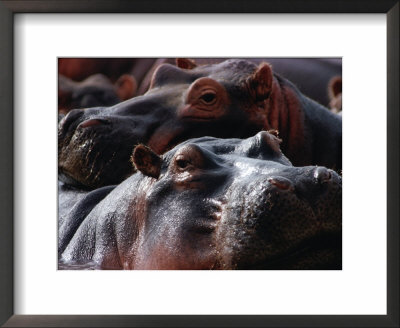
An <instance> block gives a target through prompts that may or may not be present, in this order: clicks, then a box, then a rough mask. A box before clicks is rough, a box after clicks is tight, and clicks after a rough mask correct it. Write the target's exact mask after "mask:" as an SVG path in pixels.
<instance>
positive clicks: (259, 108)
mask: <svg viewBox="0 0 400 328" xmlns="http://www.w3.org/2000/svg"><path fill="white" fill-rule="evenodd" d="M262 130H276V131H278V133H279V136H280V138H281V139H282V140H283V142H282V145H281V148H282V151H283V152H284V154H285V155H286V156H287V157H288V158H289V159H290V160H291V162H292V163H293V164H294V165H295V166H304V165H321V166H326V167H328V168H332V169H336V170H340V169H341V167H342V121H341V117H339V116H338V115H335V114H333V113H331V112H330V111H329V110H328V109H327V108H325V107H323V106H321V105H320V104H318V103H316V102H314V101H313V100H311V99H309V98H308V97H306V96H304V95H303V94H301V93H300V92H299V91H298V89H297V88H296V87H295V86H294V85H293V84H292V83H290V82H289V81H288V80H286V79H284V78H282V77H280V76H279V75H277V74H274V73H273V71H272V69H271V66H270V65H269V64H268V63H261V64H260V65H258V66H257V65H256V64H254V63H252V62H250V61H247V60H235V59H231V60H227V61H224V62H222V63H218V64H212V65H204V66H196V64H195V63H194V62H193V61H191V60H188V59H177V66H175V65H171V64H164V65H161V66H159V67H158V69H157V70H156V71H155V72H154V74H153V79H152V82H151V87H150V89H149V91H147V92H146V94H144V95H142V96H138V97H134V98H132V99H129V100H127V101H125V102H122V103H119V104H116V105H114V106H111V107H95V108H88V109H85V110H82V109H74V110H72V111H70V112H69V113H68V114H67V115H66V117H64V118H63V119H62V120H61V121H60V123H59V128H58V163H59V166H58V168H59V178H60V179H61V180H62V181H63V182H66V183H68V184H71V185H74V186H80V187H81V188H85V189H89V190H90V189H94V188H98V187H101V186H105V185H114V184H118V183H120V182H121V181H123V180H124V179H125V178H126V177H128V176H129V175H131V174H132V173H133V172H134V171H133V170H132V167H131V166H130V164H129V157H130V154H131V151H132V146H133V145H135V144H139V143H143V144H146V145H148V146H149V147H150V148H152V149H153V150H154V151H155V152H156V153H157V154H162V153H164V152H166V151H168V150H169V149H171V148H172V147H173V146H175V145H177V144H179V143H180V142H182V141H185V140H188V139H190V138H196V137H201V136H205V135H209V136H213V137H218V138H247V137H250V136H252V135H254V134H255V133H257V132H259V131H262Z"/></svg>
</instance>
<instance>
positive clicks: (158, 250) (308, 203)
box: [59, 131, 342, 270]
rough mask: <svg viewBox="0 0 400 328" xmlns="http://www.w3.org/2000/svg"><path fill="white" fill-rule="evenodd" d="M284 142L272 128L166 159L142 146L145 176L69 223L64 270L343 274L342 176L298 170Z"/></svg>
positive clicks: (200, 141)
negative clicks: (335, 271) (310, 271)
mask: <svg viewBox="0 0 400 328" xmlns="http://www.w3.org/2000/svg"><path fill="white" fill-rule="evenodd" d="M280 142H281V140H280V139H278V138H277V137H275V136H274V135H272V134H270V133H268V132H266V131H261V132H259V133H257V134H256V135H255V136H253V137H250V138H247V139H219V138H214V137H201V138H196V139H190V140H187V141H185V142H182V143H181V144H179V145H178V146H176V147H174V148H173V149H172V150H170V151H168V152H167V153H165V154H164V155H162V156H159V155H157V154H156V153H155V152H154V151H153V150H151V149H150V148H149V147H147V146H145V145H142V144H140V145H137V146H136V147H135V148H134V151H133V154H132V157H131V161H132V163H133V165H134V166H135V167H136V170H137V171H136V173H135V174H133V175H132V176H130V177H129V178H127V179H126V180H125V181H123V182H122V183H121V184H119V185H118V186H116V187H115V188H113V189H112V190H111V191H105V192H104V190H103V191H100V192H99V194H100V195H97V196H96V195H95V193H96V192H97V191H96V190H95V191H91V192H88V194H87V195H88V197H89V198H90V199H89V200H87V199H85V198H83V199H81V203H82V204H80V203H79V202H78V203H77V204H76V207H77V208H78V207H81V210H84V208H85V205H83V204H85V203H86V204H89V210H86V213H85V214H84V215H83V216H84V218H83V219H82V218H81V217H79V218H78V221H79V222H80V223H79V224H78V225H76V223H75V221H76V217H75V216H74V215H75V214H76V211H75V214H73V215H69V216H67V217H66V218H64V221H63V222H64V225H68V224H67V223H66V222H68V221H72V224H71V225H74V228H73V229H71V230H73V232H71V233H70V235H69V238H68V240H62V245H61V246H60V248H59V254H60V261H59V262H60V266H61V267H62V268H64V269H67V268H68V267H69V266H74V265H75V266H76V265H79V264H80V265H88V263H89V264H90V265H91V266H92V268H94V269H135V270H137V269H152V270H153V269H167V270H169V269H174V270H181V269H182V270H199V269H206V270H208V269H222V270H230V269H240V270H243V269H252V270H255V269H263V270H267V269H274V270H278V269H285V270H293V269H318V270H322V269H338V270H339V269H341V266H342V263H341V262H342V261H341V254H342V247H341V199H342V187H341V186H342V183H341V177H340V176H339V175H338V174H337V173H336V172H335V171H333V170H330V169H327V168H325V167H319V166H306V167H294V166H292V164H291V163H290V161H289V160H288V159H287V158H286V157H285V156H284V155H283V154H282V152H281V150H280ZM103 188H104V187H103ZM104 194H106V196H105V197H103V196H104ZM96 197H97V199H99V200H100V201H99V202H98V203H97V204H94V203H96V202H95V201H93V199H96ZM72 212H74V211H72ZM79 213H80V212H79V211H78V214H79ZM78 216H79V215H78ZM63 236H65V235H63Z"/></svg>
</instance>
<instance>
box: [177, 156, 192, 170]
mask: <svg viewBox="0 0 400 328" xmlns="http://www.w3.org/2000/svg"><path fill="white" fill-rule="evenodd" d="M175 163H176V165H177V166H178V167H179V168H180V169H185V168H187V167H188V166H189V165H190V162H189V161H187V160H186V159H184V158H179V157H178V158H177V159H176V161H175Z"/></svg>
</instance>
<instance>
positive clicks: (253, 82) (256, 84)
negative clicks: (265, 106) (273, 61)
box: [247, 63, 273, 102]
mask: <svg viewBox="0 0 400 328" xmlns="http://www.w3.org/2000/svg"><path fill="white" fill-rule="evenodd" d="M272 80H273V74H272V69H271V66H270V65H269V64H267V63H261V64H260V66H259V67H258V68H257V70H256V71H255V72H254V73H253V74H252V75H251V76H250V77H249V78H248V79H247V85H248V88H249V90H250V92H252V94H253V96H254V98H255V100H256V101H257V102H258V101H263V100H265V99H267V98H268V97H269V95H270V93H271V90H272Z"/></svg>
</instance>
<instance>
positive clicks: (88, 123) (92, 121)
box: [78, 118, 109, 129]
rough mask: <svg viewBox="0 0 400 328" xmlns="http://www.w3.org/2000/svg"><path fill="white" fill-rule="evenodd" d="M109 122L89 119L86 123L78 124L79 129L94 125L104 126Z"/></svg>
mask: <svg viewBox="0 0 400 328" xmlns="http://www.w3.org/2000/svg"><path fill="white" fill-rule="evenodd" d="M108 123H109V122H108V121H106V120H104V119H98V118H93V119H89V120H86V121H83V122H82V123H81V124H79V126H78V127H79V128H82V129H84V128H88V127H90V126H96V125H104V124H108Z"/></svg>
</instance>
